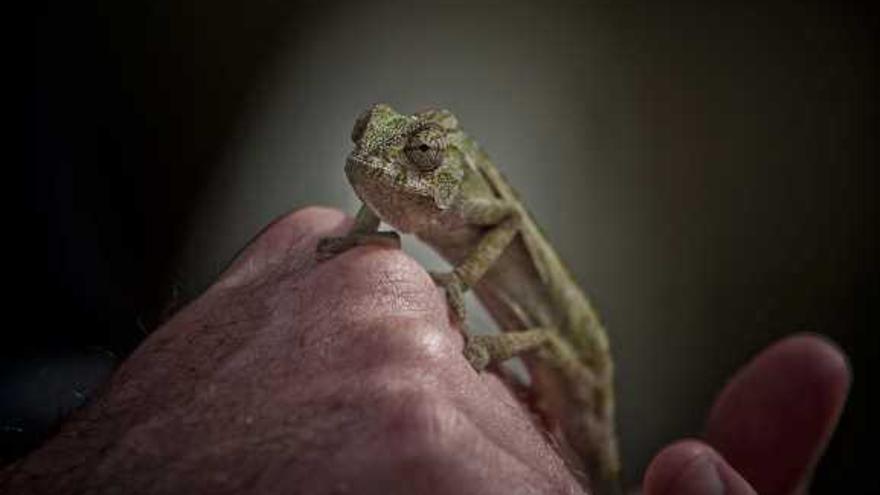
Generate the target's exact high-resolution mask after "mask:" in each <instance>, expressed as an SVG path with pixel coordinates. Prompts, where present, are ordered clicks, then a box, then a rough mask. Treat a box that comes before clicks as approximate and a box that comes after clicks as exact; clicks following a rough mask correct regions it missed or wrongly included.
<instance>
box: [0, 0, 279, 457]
mask: <svg viewBox="0 0 880 495" xmlns="http://www.w3.org/2000/svg"><path fill="white" fill-rule="evenodd" d="M30 14H31V15H30V17H28V18H27V22H28V23H29V25H28V26H27V27H26V29H22V33H21V34H22V36H23V39H22V40H21V45H22V49H23V50H26V53H27V55H26V56H25V64H26V66H25V67H24V68H23V69H22V72H23V74H22V76H23V77H24V79H25V81H26V83H25V88H26V90H25V93H24V94H23V95H22V96H21V98H22V100H23V104H24V116H23V120H22V121H21V122H20V123H19V125H21V126H22V127H23V128H24V131H25V132H24V148H25V150H24V151H25V153H24V156H23V161H22V162H21V163H19V164H17V168H18V169H19V170H21V171H22V172H23V177H22V180H21V182H20V183H18V184H17V185H18V189H19V190H18V191H17V192H18V193H19V194H21V198H20V201H19V203H18V205H17V207H16V209H15V210H14V211H15V214H14V216H13V217H14V218H13V226H14V228H13V229H10V231H12V232H15V242H11V243H10V244H11V245H12V258H10V259H13V260H15V262H14V265H15V266H14V267H13V268H14V269H15V270H14V272H15V273H14V285H15V286H16V287H17V289H16V290H15V293H14V294H15V295H14V299H13V301H12V304H11V305H12V307H15V308H17V309H18V310H19V311H20V312H21V314H24V315H27V318H26V323H25V326H23V327H19V328H16V329H14V330H13V329H10V330H8V331H7V333H6V335H5V338H6V339H7V342H6V343H5V344H4V345H3V346H2V349H3V351H2V358H0V359H2V360H0V377H3V383H4V388H3V393H2V397H0V412H2V416H0V417H2V421H3V424H2V430H0V435H2V437H0V438H2V439H0V445H2V452H0V459H3V460H9V459H12V458H14V457H16V456H17V455H20V454H22V453H24V452H25V451H26V450H27V449H29V448H31V447H32V446H33V445H35V443H36V442H38V441H39V440H40V439H41V438H42V437H43V435H44V434H45V433H44V431H45V428H46V424H45V421H46V419H47V418H51V417H53V416H54V417H58V416H63V414H64V412H66V411H69V410H70V408H71V407H73V406H74V405H76V404H78V403H80V402H82V399H83V397H82V394H83V393H84V392H85V389H88V388H94V386H95V385H97V384H98V383H100V381H101V378H102V377H105V376H106V374H107V372H108V371H109V369H110V368H109V366H108V365H107V359H108V356H115V358H112V359H111V362H112V360H115V359H121V358H122V357H124V356H125V355H126V354H127V353H128V352H130V351H131V350H132V349H133V348H134V346H136V345H137V344H138V342H140V340H141V339H142V338H143V337H144V336H145V335H146V333H147V332H148V331H149V330H150V329H151V328H153V327H154V326H155V325H156V323H157V322H158V321H159V320H160V318H161V317H162V314H163V312H165V310H166V309H168V308H169V307H173V306H175V305H176V304H177V303H178V302H179V299H180V298H181V297H184V296H181V294H180V293H181V291H182V290H185V289H184V288H182V287H181V284H180V282H179V281H178V280H176V278H175V274H174V273H173V272H171V271H170V266H171V265H170V264H171V260H172V259H173V256H174V254H175V252H176V250H177V249H178V246H179V243H180V239H181V233H182V232H181V229H183V228H184V225H185V222H186V220H187V218H188V215H189V213H190V209H191V208H192V205H194V204H195V202H196V200H197V199H198V196H199V194H200V189H201V187H202V184H204V183H205V182H206V181H207V180H208V179H209V176H210V174H211V164H212V162H213V161H214V160H216V159H217V155H218V153H219V152H220V150H221V149H222V146H223V143H224V142H226V141H227V140H228V139H229V138H230V133H231V132H233V129H234V124H235V122H236V119H237V116H238V114H239V112H240V108H241V104H242V101H243V99H244V98H245V96H246V93H247V91H248V89H249V87H250V85H251V83H252V79H253V78H254V75H255V74H256V73H257V72H258V71H259V70H260V69H261V68H262V65H263V63H264V62H265V60H266V57H269V56H271V55H272V53H273V52H272V49H273V47H274V46H275V37H276V36H277V34H278V30H279V29H280V28H281V27H282V26H284V25H286V23H287V22H288V21H289V20H290V19H289V17H288V16H289V15H291V14H293V12H292V11H291V9H290V8H289V5H287V4H286V3H285V2H271V1H269V2H266V1H264V2H247V3H246V4H245V3H240V2H233V3H229V2H219V3H217V2H200V1H196V2H175V1H164V0H162V1H141V0H135V1H126V2H112V1H98V2H75V3H71V2H50V3H49V5H48V6H45V7H43V8H42V9H40V8H35V9H34V11H32V12H31V13H30ZM92 354H94V355H95V356H97V358H96V359H97V362H98V363H103V365H99V366H97V367H96V366H93V364H92V361H94V359H91V358H89V357H88V356H90V355H92ZM59 357H60V358H63V359H66V360H67V362H65V363H63V364H59V365H58V366H59V367H60V369H68V370H70V373H62V374H60V375H59V374H58V373H57V370H56V369H53V366H54V364H53V363H57V362H58V358H59ZM77 357H79V358H80V359H79V360H77V359H76V358H77ZM78 373H79V375H82V376H77V374H78ZM27 376H33V377H35V378H34V380H35V384H39V383H40V382H39V379H40V378H39V377H43V378H45V379H47V380H50V381H52V383H51V384H44V386H43V385H35V388H37V389H38V390H42V391H46V393H45V394H44V401H43V403H42V404H40V403H39V401H38V400H20V397H19V396H18V395H16V393H15V392H14V391H15V390H18V388H17V387H16V388H13V387H12V385H10V386H9V387H7V386H6V384H7V383H9V380H12V379H13V378H12V377H18V378H21V377H27ZM46 376H49V377H51V378H46ZM73 376H77V379H76V380H72V381H74V382H76V383H79V384H80V385H81V386H82V387H80V388H83V387H84V389H83V390H80V389H79V388H77V385H76V384H75V383H70V384H69V385H68V386H67V388H66V389H65V386H64V382H63V380H64V379H65V377H68V378H71V377H73ZM86 385H88V386H86ZM49 391H52V393H54V394H55V395H52V394H50V392H49ZM32 395H33V394H32Z"/></svg>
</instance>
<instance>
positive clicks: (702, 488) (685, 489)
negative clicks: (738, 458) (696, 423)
mask: <svg viewBox="0 0 880 495" xmlns="http://www.w3.org/2000/svg"><path fill="white" fill-rule="evenodd" d="M642 489H643V490H644V493H645V495H673V494H674V495H722V494H723V495H755V494H756V493H757V492H755V490H754V489H753V488H752V487H751V485H749V483H748V482H747V481H746V480H745V479H743V477H742V476H740V475H739V473H737V472H736V470H734V469H733V468H732V467H731V466H730V465H729V464H728V463H727V462H726V461H725V460H724V459H723V458H722V457H721V455H720V454H718V452H716V451H715V450H713V449H712V447H709V446H708V445H706V444H705V443H703V442H700V441H699V440H681V441H679V442H676V443H674V444H672V445H670V446H668V447H666V448H665V449H663V450H662V451H660V453H659V454H657V456H656V457H655V458H654V460H653V461H651V465H650V466H648V470H647V472H646V473H645V480H644V483H643V484H642Z"/></svg>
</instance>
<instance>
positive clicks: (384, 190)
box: [345, 105, 620, 493]
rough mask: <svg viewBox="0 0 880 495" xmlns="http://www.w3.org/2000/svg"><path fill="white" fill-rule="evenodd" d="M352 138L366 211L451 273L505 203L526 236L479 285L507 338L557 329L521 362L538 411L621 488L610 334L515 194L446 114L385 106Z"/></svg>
mask: <svg viewBox="0 0 880 495" xmlns="http://www.w3.org/2000/svg"><path fill="white" fill-rule="evenodd" d="M426 129H427V133H428V136H429V138H430V139H428V141H430V142H431V144H432V149H431V150H430V151H431V152H434V153H439V157H438V156H435V157H434V159H435V161H431V160H427V162H426V163H422V160H421V158H422V155H417V154H416V155H414V154H413V137H412V136H413V134H414V133H418V132H421V133H422V134H420V138H421V137H424V136H423V134H424V133H425V132H426V131H425V130H426ZM352 139H353V140H354V142H355V145H356V146H355V149H354V150H353V151H352V153H351V154H350V156H349V158H348V160H347V163H346V169H345V170H346V174H347V176H348V178H349V181H350V182H351V184H352V186H353V187H354V189H355V191H356V192H357V194H358V196H359V197H360V199H361V200H362V201H363V202H364V204H365V205H366V206H367V207H369V208H370V209H371V210H372V211H373V212H375V213H376V214H377V215H378V216H379V218H381V219H382V220H383V221H385V222H386V223H388V224H390V225H392V226H393V227H395V228H396V229H399V230H401V231H403V232H411V233H413V234H415V235H416V236H417V237H419V238H420V239H422V240H423V241H425V242H426V243H427V244H429V245H430V246H431V247H432V248H434V249H435V250H437V251H438V252H439V253H440V254H441V255H442V256H443V257H444V258H446V259H447V260H448V261H449V262H450V263H452V264H453V265H459V264H460V263H461V262H462V260H464V259H465V258H466V257H467V256H468V254H469V253H472V252H473V251H474V249H475V247H476V245H477V243H478V241H479V240H480V239H481V238H482V237H483V236H484V234H485V233H486V232H487V230H488V229H489V228H490V227H491V226H487V225H485V224H484V225H476V224H474V223H473V222H472V221H470V219H471V218H472V217H473V213H472V210H473V205H474V204H477V203H479V202H480V201H481V200H494V201H496V202H497V200H499V199H500V200H503V201H505V202H506V203H508V204H509V205H510V207H511V214H512V215H516V216H518V217H519V220H520V224H519V225H520V227H519V231H518V235H516V237H515V238H514V239H513V241H512V242H511V243H510V245H508V246H507V247H506V248H505V250H504V252H503V254H502V255H501V256H500V258H498V259H497V261H495V262H494V264H493V265H492V266H491V268H489V270H488V271H487V272H486V273H485V275H484V276H483V277H482V278H481V279H480V281H479V283H478V284H476V286H475V287H473V288H474V290H475V291H476V293H477V296H478V297H479V299H480V300H481V302H482V303H483V304H484V305H485V306H486V308H487V310H488V311H489V312H490V314H491V315H492V316H493V318H495V320H496V321H497V323H498V325H499V326H500V327H501V328H502V329H503V330H504V331H506V332H517V331H523V330H527V329H532V328H538V327H543V328H552V329H553V330H552V336H551V337H552V338H551V339H550V341H549V342H548V343H547V344H545V345H542V347H541V348H540V349H538V350H537V351H536V352H530V353H528V354H527V355H524V356H523V358H524V360H525V362H526V365H527V367H528V369H529V373H530V376H531V380H532V386H531V388H532V390H533V391H534V395H535V396H536V405H537V407H538V408H539V410H540V411H541V412H542V416H543V417H544V419H545V420H546V423H547V424H548V426H549V428H550V430H551V432H552V433H553V434H554V435H555V436H556V438H557V440H558V441H559V442H560V445H561V446H562V450H563V453H564V454H566V456H567V457H568V458H569V461H570V463H571V461H572V457H573V456H571V454H572V452H571V451H573V452H574V453H575V454H576V458H579V459H580V460H581V461H582V462H583V469H585V470H586V471H587V475H588V477H589V478H590V479H591V482H590V485H591V488H592V489H593V490H594V491H596V492H612V493H613V492H616V491H617V488H616V486H617V483H618V482H617V479H618V475H619V469H620V467H619V460H618V453H617V445H616V440H615V433H614V418H613V407H614V406H613V401H614V394H613V387H612V361H611V354H610V351H609V346H608V340H607V337H606V334H605V331H604V329H603V328H602V326H601V324H600V321H599V318H598V316H597V314H596V312H595V311H594V310H593V309H592V307H591V306H590V304H589V302H588V300H587V298H586V297H585V296H584V294H583V292H582V291H581V290H580V288H579V287H578V285H577V284H576V283H575V281H574V279H573V278H572V276H571V275H570V273H569V272H568V270H567V269H566V268H565V266H564V265H563V263H562V262H561V261H560V259H559V257H558V256H557V254H556V252H555V251H554V250H553V248H552V247H551V245H550V244H549V243H548V242H547V240H546V239H545V238H544V236H543V235H542V234H541V231H540V230H539V228H538V227H537V225H536V224H535V222H534V221H533V219H532V217H531V215H530V214H529V213H528V211H526V209H525V207H524V206H523V205H522V203H521V202H520V200H519V199H518V197H517V195H516V193H515V192H514V190H513V189H512V188H511V187H510V186H509V185H508V183H507V181H506V180H504V178H503V177H502V176H501V174H500V173H499V171H498V169H497V168H496V167H495V166H494V165H493V164H492V162H491V161H490V160H489V158H488V156H487V155H486V154H485V153H484V152H483V151H482V150H481V149H480V148H479V146H478V145H477V143H476V142H475V141H474V140H472V139H470V138H469V137H468V136H467V135H466V134H465V133H464V132H462V130H461V129H460V128H459V126H458V122H457V120H456V119H455V117H454V116H453V115H452V114H451V113H449V112H448V111H445V110H432V111H427V112H423V113H419V114H416V115H413V116H407V115H402V114H399V113H397V112H395V111H394V110H393V109H391V108H390V107H388V106H386V105H376V106H374V107H372V108H371V109H369V110H367V111H366V112H365V113H364V114H363V115H361V117H360V118H359V119H358V122H357V123H356V124H355V128H354V130H353V131H352ZM416 141H418V142H419V143H420V142H421V141H419V139H416ZM422 148H425V147H424V146H423V147H422ZM414 162H416V163H414ZM419 164H422V165H429V166H431V165H432V166H436V168H435V169H433V170H426V169H425V168H426V167H424V166H423V167H420V166H419ZM573 467H574V466H573ZM575 470H577V468H576V469H575Z"/></svg>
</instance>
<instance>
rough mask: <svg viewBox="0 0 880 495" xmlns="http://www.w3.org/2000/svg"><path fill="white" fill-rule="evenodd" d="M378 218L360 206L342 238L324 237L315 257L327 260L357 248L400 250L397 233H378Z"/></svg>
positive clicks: (368, 209)
mask: <svg viewBox="0 0 880 495" xmlns="http://www.w3.org/2000/svg"><path fill="white" fill-rule="evenodd" d="M379 222H380V220H379V217H378V216H376V213H374V212H373V210H371V209H370V208H369V207H368V206H367V205H361V208H360V210H358V213H357V216H356V217H355V219H354V225H353V226H352V228H351V230H350V231H349V232H348V234H346V235H344V236H342V237H325V238H323V239H321V241H320V242H318V247H317V249H316V250H315V251H316V252H315V255H316V257H317V258H318V261H324V260H328V259H330V258H332V257H334V256H336V255H338V254H341V253H343V252H345V251H348V250H349V249H351V248H353V247H357V246H385V247H390V248H395V249H397V248H400V236H399V235H398V234H397V232H378V229H379Z"/></svg>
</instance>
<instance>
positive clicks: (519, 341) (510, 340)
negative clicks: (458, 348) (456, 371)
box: [464, 328, 553, 371]
mask: <svg viewBox="0 0 880 495" xmlns="http://www.w3.org/2000/svg"><path fill="white" fill-rule="evenodd" d="M552 333H553V331H552V330H551V329H547V328H533V329H531V330H524V331H522V332H508V333H500V334H492V335H468V336H467V343H466V344H465V346H464V357H465V359H467V360H468V362H469V363H471V366H473V367H474V369H475V370H477V371H482V370H484V369H486V367H488V366H489V365H491V364H497V363H500V362H502V361H506V360H508V359H510V358H512V357H514V356H517V355H519V354H521V353H523V352H526V351H530V350H532V349H535V348H537V347H539V346H541V345H542V344H544V343H545V342H547V340H548V338H549V337H550V335H551V334H552Z"/></svg>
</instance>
